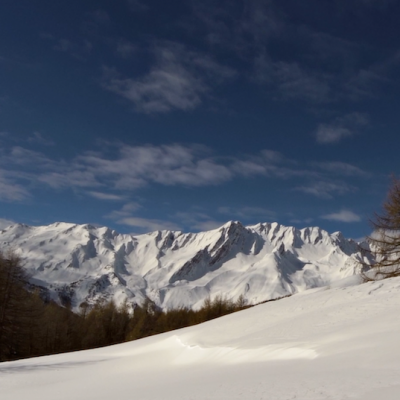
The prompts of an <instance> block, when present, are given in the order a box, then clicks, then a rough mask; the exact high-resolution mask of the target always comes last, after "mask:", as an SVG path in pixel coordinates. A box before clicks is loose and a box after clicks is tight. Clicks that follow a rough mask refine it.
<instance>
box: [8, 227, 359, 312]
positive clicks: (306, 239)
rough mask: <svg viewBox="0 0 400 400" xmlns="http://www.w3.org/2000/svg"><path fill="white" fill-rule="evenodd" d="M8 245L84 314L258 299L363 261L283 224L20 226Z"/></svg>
mask: <svg viewBox="0 0 400 400" xmlns="http://www.w3.org/2000/svg"><path fill="white" fill-rule="evenodd" d="M0 240H1V241H2V243H3V249H4V248H7V247H11V248H13V249H16V250H17V252H18V253H19V255H20V256H21V258H22V259H23V262H24V265H25V267H26V268H27V270H28V271H29V274H30V276H31V283H32V284H34V285H36V286H39V287H41V288H42V290H43V291H45V292H46V293H47V295H48V296H49V297H50V298H52V299H54V300H56V301H58V302H66V301H67V302H70V303H71V305H72V307H73V308H74V309H75V310H78V309H79V305H80V304H81V303H82V302H84V301H85V302H87V303H89V304H91V303H92V304H93V303H94V302H96V301H98V300H102V299H104V300H107V299H111V298H113V299H114V300H115V301H116V302H117V303H120V302H122V301H124V300H125V299H126V300H128V302H129V303H131V304H134V303H141V302H143V301H144V299H145V298H149V299H151V300H152V301H154V302H155V303H156V304H157V305H158V306H160V307H162V308H172V307H180V306H185V307H194V308H196V307H199V306H201V304H202V303H203V302H204V300H205V299H206V298H207V297H208V296H211V297H214V296H216V295H225V296H227V297H228V298H231V299H233V300H235V299H236V298H238V297H239V296H240V295H243V296H244V297H245V299H246V301H247V302H248V303H250V304H251V303H257V302H260V301H264V300H268V299H271V298H276V297H281V296H284V295H287V294H291V293H295V292H298V291H302V290H304V289H307V288H311V287H316V286H322V285H326V284H329V283H331V282H332V281H334V280H337V279H340V278H344V277H346V276H348V275H352V274H354V273H355V269H356V267H357V259H358V258H359V257H360V254H359V252H358V250H359V249H358V246H357V244H356V243H355V242H354V241H352V240H347V239H345V238H344V237H343V235H342V234H341V233H339V232H336V233H334V234H332V235H330V234H329V233H328V232H326V231H324V230H322V229H320V228H317V227H310V228H304V229H296V228H294V227H290V226H288V227H287V226H284V225H280V224H278V223H276V222H274V223H260V224H257V225H254V226H247V227H245V226H243V225H242V224H241V223H240V222H239V221H229V222H227V223H226V224H224V225H223V226H221V227H220V228H217V229H214V230H211V231H208V232H199V233H182V232H179V231H177V232H173V231H155V232H150V233H148V234H144V235H138V236H131V235H124V234H119V233H117V232H116V231H114V230H111V229H109V228H107V227H96V226H93V225H89V224H85V225H76V224H69V223H63V222H58V223H54V224H51V225H49V226H38V227H30V226H27V225H23V224H16V225H12V226H10V227H8V228H6V229H4V230H2V231H1V232H0Z"/></svg>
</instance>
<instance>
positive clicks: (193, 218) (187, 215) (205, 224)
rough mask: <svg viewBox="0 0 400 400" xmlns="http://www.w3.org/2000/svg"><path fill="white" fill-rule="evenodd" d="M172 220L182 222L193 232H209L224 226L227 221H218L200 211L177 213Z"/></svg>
mask: <svg viewBox="0 0 400 400" xmlns="http://www.w3.org/2000/svg"><path fill="white" fill-rule="evenodd" d="M172 218H173V219H174V220H175V221H180V223H182V224H183V225H185V226H187V227H188V228H189V229H190V230H191V231H209V230H212V229H216V228H218V227H220V226H221V225H223V224H224V223H225V222H226V221H222V220H216V219H214V218H212V217H210V216H209V215H208V214H207V213H205V212H202V211H198V210H189V211H180V212H177V213H175V214H174V215H173V216H172Z"/></svg>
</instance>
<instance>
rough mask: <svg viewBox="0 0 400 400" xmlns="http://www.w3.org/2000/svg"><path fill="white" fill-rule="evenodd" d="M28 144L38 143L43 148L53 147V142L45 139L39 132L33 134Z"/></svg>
mask: <svg viewBox="0 0 400 400" xmlns="http://www.w3.org/2000/svg"><path fill="white" fill-rule="evenodd" d="M28 142H29V143H38V144H41V145H43V146H54V144H55V143H54V142H53V141H52V140H50V139H47V138H45V137H44V136H43V135H42V134H41V133H40V132H33V134H32V136H31V137H29V138H28Z"/></svg>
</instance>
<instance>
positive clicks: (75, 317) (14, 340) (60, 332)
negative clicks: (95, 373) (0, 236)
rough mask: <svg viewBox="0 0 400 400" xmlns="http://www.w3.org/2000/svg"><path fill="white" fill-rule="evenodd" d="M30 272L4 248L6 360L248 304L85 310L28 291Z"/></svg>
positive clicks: (129, 336)
mask: <svg viewBox="0 0 400 400" xmlns="http://www.w3.org/2000/svg"><path fill="white" fill-rule="evenodd" d="M27 281H28V279H27V276H26V273H25V271H24V269H23V267H22V266H21V263H20V260H19V259H18V257H16V256H15V255H14V254H12V253H10V254H7V255H5V254H1V253H0V361H6V360H16V359H20V358H26V357H35V356H41V355H49V354H56V353H63V352H67V351H75V350H84V349H92V348H96V347H101V346H108V345H111V344H117V343H122V342H125V341H129V340H135V339H140V338H143V337H146V336H150V335H155V334H158V333H163V332H167V331H171V330H174V329H179V328H183V327H186V326H191V325H195V324H199V323H201V322H205V321H208V320H211V319H214V318H217V317H220V316H223V315H226V314H230V313H232V312H235V311H238V310H242V309H244V308H246V305H245V302H244V299H243V297H242V296H241V297H240V298H239V300H238V301H237V302H232V301H230V300H226V299H224V298H222V297H216V298H215V299H213V300H210V299H207V300H206V301H205V302H204V305H203V307H202V308H201V309H199V310H197V311H193V310H190V309H186V308H179V309H175V310H169V311H165V312H164V311H161V310H159V309H158V308H157V307H156V306H155V305H154V304H153V303H152V302H151V301H149V300H148V301H146V302H145V303H144V304H143V305H142V306H137V307H136V308H135V310H134V313H133V314H132V313H130V312H129V308H128V306H127V304H124V305H122V306H120V307H117V306H116V305H115V304H114V302H112V301H111V302H108V303H99V304H96V305H94V306H93V307H89V306H88V305H87V304H83V305H82V306H81V312H80V313H79V314H75V313H73V312H72V311H71V310H70V309H69V308H65V307H61V306H59V305H57V304H55V303H54V302H44V301H43V300H42V299H41V297H40V295H39V293H38V292H37V291H33V292H32V291H28V290H27V289H26V288H27Z"/></svg>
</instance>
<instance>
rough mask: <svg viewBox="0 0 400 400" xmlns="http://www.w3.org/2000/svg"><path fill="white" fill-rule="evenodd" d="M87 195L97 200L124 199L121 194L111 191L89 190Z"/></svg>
mask: <svg viewBox="0 0 400 400" xmlns="http://www.w3.org/2000/svg"><path fill="white" fill-rule="evenodd" d="M87 193H88V195H89V196H91V197H94V198H95V199H98V200H106V201H121V200H124V197H123V196H119V195H117V194H112V193H103V192H94V191H90V192H87Z"/></svg>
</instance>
